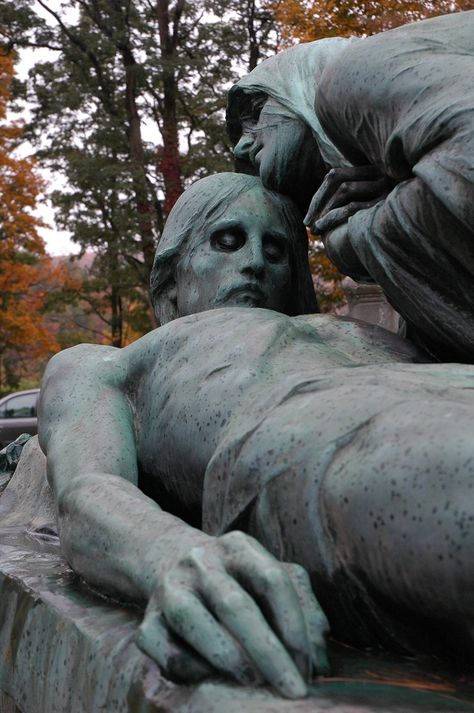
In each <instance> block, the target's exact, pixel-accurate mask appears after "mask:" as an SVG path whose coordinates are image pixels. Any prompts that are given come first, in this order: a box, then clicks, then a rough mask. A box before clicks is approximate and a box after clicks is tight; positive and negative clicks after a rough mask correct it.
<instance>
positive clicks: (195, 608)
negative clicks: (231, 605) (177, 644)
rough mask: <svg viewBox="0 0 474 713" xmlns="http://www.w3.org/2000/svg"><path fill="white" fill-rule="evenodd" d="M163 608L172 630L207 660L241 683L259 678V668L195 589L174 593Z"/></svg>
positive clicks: (251, 682) (247, 682)
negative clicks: (253, 664)
mask: <svg viewBox="0 0 474 713" xmlns="http://www.w3.org/2000/svg"><path fill="white" fill-rule="evenodd" d="M215 586H217V584H216V585H215ZM220 595H221V593H220V592H218V596H220ZM224 596H225V594H224ZM163 609H164V615H165V620H166V622H167V623H168V624H169V626H170V627H171V629H172V630H173V631H174V632H175V633H176V634H178V635H179V636H180V637H181V638H182V639H184V641H185V642H186V643H187V644H189V646H191V647H192V648H193V649H194V650H195V651H197V652H198V653H199V654H200V655H201V656H202V657H203V658H204V659H205V660H206V661H207V662H208V663H210V664H212V666H214V667H215V668H216V669H218V670H219V671H221V672H222V673H225V674H227V675H229V676H232V677H233V678H235V679H236V680H237V681H239V682H240V683H243V684H254V683H256V682H257V681H258V678H259V677H258V675H257V673H256V670H255V669H254V667H253V666H252V664H251V662H250V661H249V660H248V659H247V657H246V656H245V655H244V653H243V651H242V650H241V649H240V647H239V646H238V644H237V643H236V641H235V640H234V639H233V637H232V636H231V635H230V634H229V633H228V632H227V631H226V629H225V627H223V626H222V625H221V624H220V623H219V622H218V621H216V619H215V618H214V616H213V615H212V614H211V613H210V612H209V610H208V609H207V608H206V607H205V606H204V604H203V603H202V602H201V601H200V600H199V599H198V597H196V596H195V595H194V594H193V593H192V592H188V591H178V592H175V593H174V595H173V596H172V597H168V601H167V602H166V604H165V605H164V606H163Z"/></svg>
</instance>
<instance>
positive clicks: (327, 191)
mask: <svg viewBox="0 0 474 713" xmlns="http://www.w3.org/2000/svg"><path fill="white" fill-rule="evenodd" d="M392 188H393V184H392V183H391V182H390V180H389V179H388V178H387V177H386V176H384V175H383V174H381V173H380V171H379V170H378V169H377V168H375V166H352V167H349V168H333V169H331V170H330V171H329V172H328V173H327V174H326V177H325V179H324V181H323V182H322V184H321V186H320V187H319V189H318V191H316V193H315V194H314V196H313V199H312V201H311V203H310V206H309V209H308V212H307V214H306V216H305V219H304V222H305V225H306V226H307V227H308V228H309V229H310V231H311V233H313V235H322V236H323V240H324V234H325V233H327V232H328V231H330V230H333V229H334V228H337V227H338V226H339V225H341V224H342V223H345V222H346V221H347V220H348V219H349V218H350V217H351V216H352V215H354V213H357V211H359V210H363V209H364V208H370V207H371V206H373V205H375V204H376V203H378V202H379V201H380V200H382V199H383V198H385V196H387V195H388V193H390V191H391V189H392Z"/></svg>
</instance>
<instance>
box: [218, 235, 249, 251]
mask: <svg viewBox="0 0 474 713" xmlns="http://www.w3.org/2000/svg"><path fill="white" fill-rule="evenodd" d="M244 243H245V235H244V233H242V232H241V231H240V230H219V231H218V232H217V233H214V234H213V235H211V245H212V247H213V248H214V250H220V251H221V252H225V253H231V252H234V251H235V250H240V248H241V247H242V246H243V245H244Z"/></svg>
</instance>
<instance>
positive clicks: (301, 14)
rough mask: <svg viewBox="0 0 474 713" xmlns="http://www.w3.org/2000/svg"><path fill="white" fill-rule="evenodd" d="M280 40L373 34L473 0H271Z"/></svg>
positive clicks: (461, 7)
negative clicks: (429, 0)
mask: <svg viewBox="0 0 474 713" xmlns="http://www.w3.org/2000/svg"><path fill="white" fill-rule="evenodd" d="M269 7H270V8H271V10H272V11H273V13H274V15H275V17H276V19H277V21H278V23H279V25H280V29H281V36H282V41H283V44H293V43H294V42H295V40H296V41H300V42H310V41H311V40H318V39H320V38H323V37H336V36H340V37H346V36H348V35H359V36H361V35H362V36H363V35H373V34H375V33H376V32H382V31H383V30H389V29H391V28H393V27H398V26H399V25H404V24H406V23H408V22H414V21H415V20H422V19H425V18H427V17H433V16H435V15H444V14H447V13H450V12H457V11H460V10H472V9H473V8H474V0H432V1H431V2H427V0H383V1H382V2H380V1H378V2H377V1H376V0H273V1H271V2H270V3H269Z"/></svg>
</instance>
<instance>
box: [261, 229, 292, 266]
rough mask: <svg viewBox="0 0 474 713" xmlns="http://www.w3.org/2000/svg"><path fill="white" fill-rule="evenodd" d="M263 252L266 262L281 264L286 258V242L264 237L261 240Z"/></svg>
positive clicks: (270, 236)
mask: <svg viewBox="0 0 474 713" xmlns="http://www.w3.org/2000/svg"><path fill="white" fill-rule="evenodd" d="M263 252H264V253H265V257H266V258H267V260H268V262H283V261H285V260H286V258H287V246H286V241H285V240H282V239H281V238H277V237H275V236H273V235H266V236H265V237H264V239H263Z"/></svg>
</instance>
